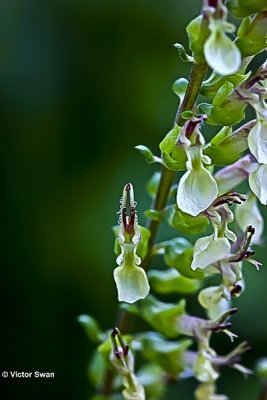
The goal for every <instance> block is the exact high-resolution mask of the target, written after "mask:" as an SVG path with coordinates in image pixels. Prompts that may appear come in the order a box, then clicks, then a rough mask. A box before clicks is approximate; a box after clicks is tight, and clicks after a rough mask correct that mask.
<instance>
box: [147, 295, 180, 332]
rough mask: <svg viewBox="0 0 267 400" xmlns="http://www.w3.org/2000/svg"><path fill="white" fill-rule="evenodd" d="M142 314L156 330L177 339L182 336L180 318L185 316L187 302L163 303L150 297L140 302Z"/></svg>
mask: <svg viewBox="0 0 267 400" xmlns="http://www.w3.org/2000/svg"><path fill="white" fill-rule="evenodd" d="M140 314H141V316H142V318H144V320H145V321H146V322H148V323H149V324H150V325H151V326H152V327H153V328H154V329H155V330H157V331H159V332H160V333H162V334H163V335H165V336H166V337H168V338H175V337H177V336H178V335H179V334H180V328H179V317H180V316H182V315H184V314H185V300H181V301H179V302H178V303H177V304H171V303H163V302H161V301H159V300H157V299H156V298H155V297H154V296H151V295H150V296H148V297H147V298H146V299H145V300H143V301H141V302H140Z"/></svg>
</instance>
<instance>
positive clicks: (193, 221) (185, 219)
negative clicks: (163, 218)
mask: <svg viewBox="0 0 267 400" xmlns="http://www.w3.org/2000/svg"><path fill="white" fill-rule="evenodd" d="M167 215H168V223H169V225H170V226H171V227H172V228H174V229H177V230H178V231H180V232H181V233H184V234H186V235H188V234H189V235H195V234H198V233H200V232H203V231H204V229H205V228H206V227H207V225H208V224H209V220H208V218H207V217H206V216H204V215H201V214H199V215H197V216H196V217H193V216H192V215H189V214H186V213H184V212H183V211H181V210H180V209H179V208H178V207H177V205H176V204H174V205H172V206H170V207H169V208H168V212H167Z"/></svg>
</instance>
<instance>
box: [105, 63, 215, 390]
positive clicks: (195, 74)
mask: <svg viewBox="0 0 267 400" xmlns="http://www.w3.org/2000/svg"><path fill="white" fill-rule="evenodd" d="M206 71H207V64H206V63H205V62H203V63H194V64H193V65H192V68H191V72H190V76H189V82H188V86H187V89H186V93H185V96H184V99H183V102H182V104H181V105H180V107H179V108H178V111H177V114H176V117H175V123H176V124H178V125H183V123H184V119H183V117H182V113H183V112H184V111H188V110H192V108H193V107H194V104H195V102H196V99H197V96H198V94H199V91H200V87H201V84H202V81H203V79H204V77H205V74H206ZM174 177H175V172H174V171H170V170H168V169H166V168H165V167H163V168H162V171H161V177H160V182H159V186H158V191H157V194H156V198H155V201H154V204H153V209H154V210H156V211H161V210H163V209H164V208H165V207H166V204H167V201H168V196H169V192H170V188H171V185H172V182H173V179H174ZM160 223H161V222H160V221H156V220H151V221H150V222H149V224H148V228H149V230H150V232H151V235H150V238H149V242H148V252H147V255H146V257H145V259H144V260H143V262H142V267H143V268H144V270H146V271H147V270H148V269H149V268H150V265H151V255H152V248H153V245H154V243H155V240H156V237H157V234H158V230H159V227H160ZM133 320H134V315H132V314H130V313H128V312H127V311H125V310H120V312H119V314H118V317H117V326H118V327H119V329H120V331H121V332H122V333H126V332H127V333H128V332H129V330H130V327H131V325H132V323H133ZM113 378H114V373H112V372H111V371H109V372H108V373H106V376H105V380H104V383H103V394H105V395H110V394H111V393H112V381H113Z"/></svg>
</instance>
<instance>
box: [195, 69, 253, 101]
mask: <svg viewBox="0 0 267 400" xmlns="http://www.w3.org/2000/svg"><path fill="white" fill-rule="evenodd" d="M249 75H250V73H248V74H233V75H227V76H220V75H218V74H216V73H213V74H211V76H210V77H209V79H207V80H206V81H204V82H203V83H202V85H201V90H200V93H201V94H202V95H203V96H205V97H208V98H209V99H214V97H215V96H216V95H217V93H218V90H219V89H220V87H221V86H222V85H223V84H224V83H225V82H230V83H231V84H232V85H233V86H232V87H236V86H237V85H239V84H240V83H241V82H243V81H244V80H246V79H247V78H248V77H249ZM223 100H225V98H224V99H223Z"/></svg>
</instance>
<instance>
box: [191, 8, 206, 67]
mask: <svg viewBox="0 0 267 400" xmlns="http://www.w3.org/2000/svg"><path fill="white" fill-rule="evenodd" d="M186 31H187V34H188V39H189V47H190V49H191V50H192V53H193V55H194V59H195V60H196V61H197V62H203V61H204V60H205V58H204V54H203V46H204V43H205V41H206V40H207V38H208V36H209V33H210V31H209V28H208V20H207V19H206V18H204V17H203V15H199V16H198V17H197V18H195V19H193V20H192V21H191V22H190V23H189V24H188V25H187V28H186Z"/></svg>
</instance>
